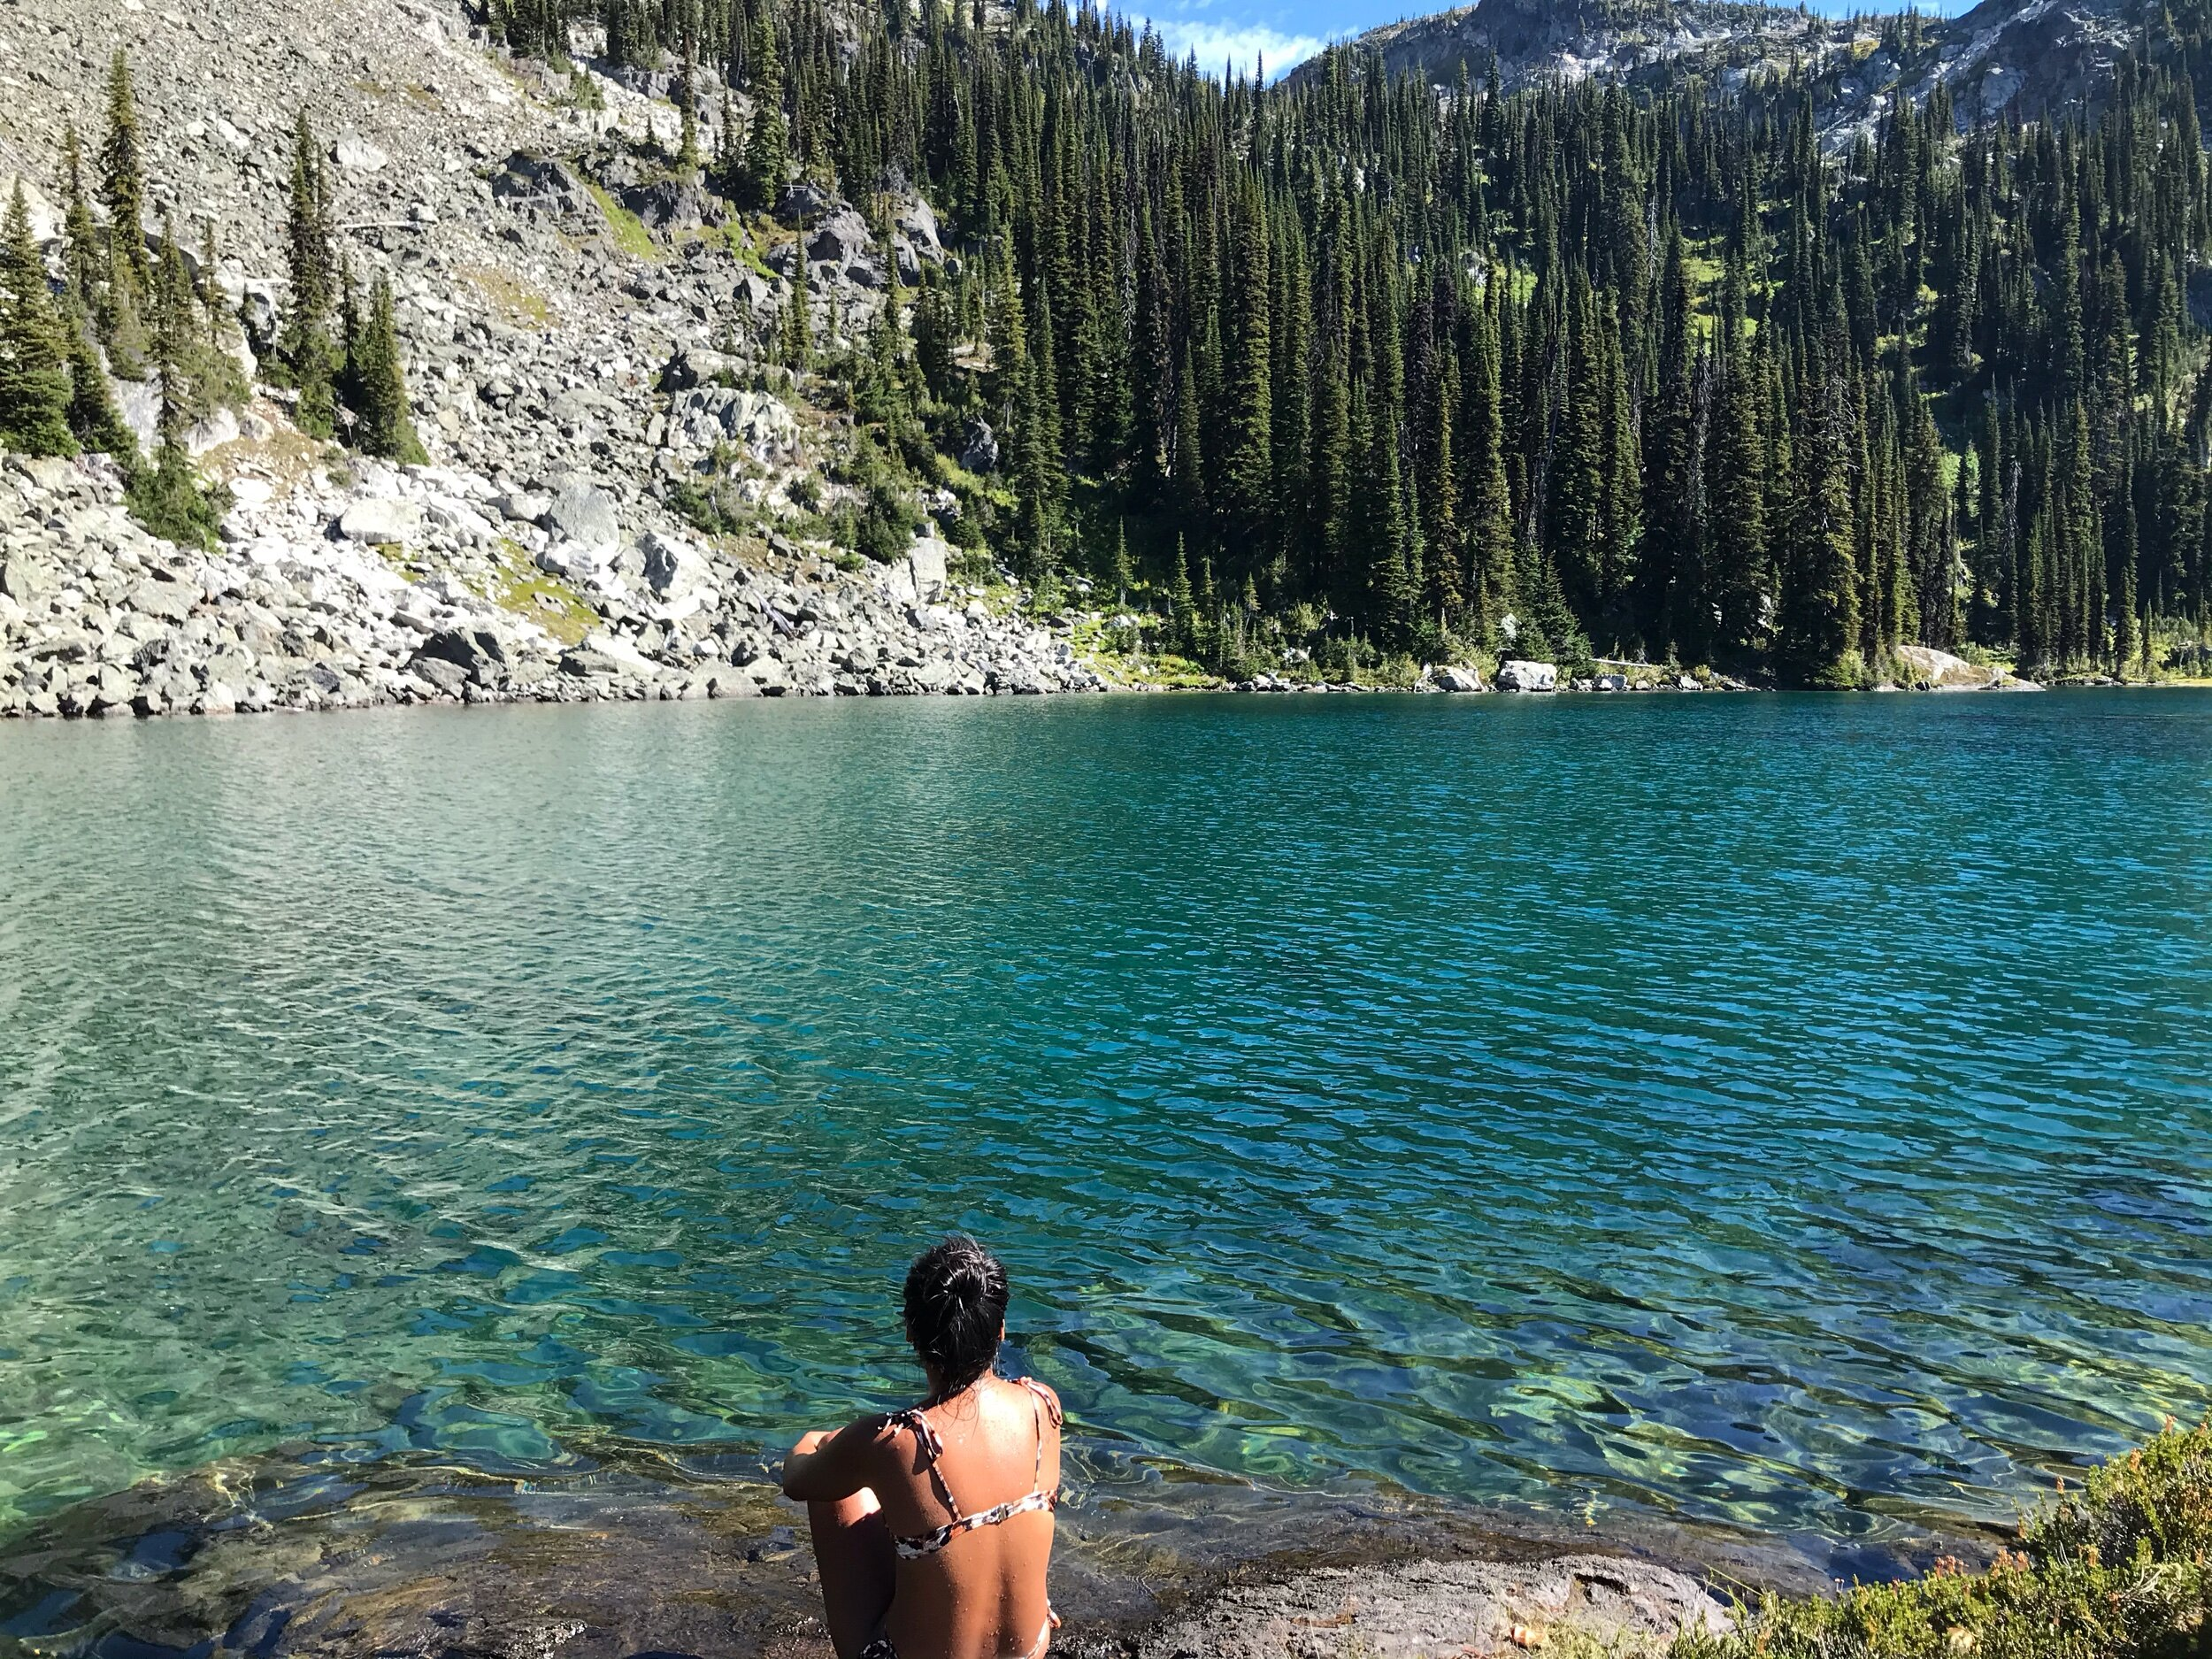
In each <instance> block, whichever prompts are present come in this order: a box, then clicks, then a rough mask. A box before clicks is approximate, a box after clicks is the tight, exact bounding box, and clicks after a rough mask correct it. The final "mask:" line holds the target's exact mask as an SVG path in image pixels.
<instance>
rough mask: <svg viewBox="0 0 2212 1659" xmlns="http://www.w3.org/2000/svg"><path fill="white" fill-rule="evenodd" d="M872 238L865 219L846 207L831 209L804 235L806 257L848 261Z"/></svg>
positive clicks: (839, 261) (845, 262)
mask: <svg viewBox="0 0 2212 1659" xmlns="http://www.w3.org/2000/svg"><path fill="white" fill-rule="evenodd" d="M871 241H872V238H871V237H870V236H869V234H868V221H867V220H866V219H863V218H861V217H860V215H859V214H858V213H857V212H856V211H854V210H853V209H851V208H849V207H840V208H838V209H836V210H834V211H833V212H831V213H830V215H829V216H828V217H827V218H826V219H824V220H823V221H822V223H821V224H820V225H819V226H818V227H817V228H816V229H815V231H814V233H813V234H811V235H810V236H809V237H808V238H807V242H806V257H808V258H809V259H812V260H821V261H826V262H827V263H829V264H831V265H849V264H851V263H852V261H853V260H854V259H856V258H857V257H859V256H860V255H861V254H863V253H864V252H865V251H866V250H867V248H868V244H869V242H871Z"/></svg>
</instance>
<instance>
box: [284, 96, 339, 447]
mask: <svg viewBox="0 0 2212 1659" xmlns="http://www.w3.org/2000/svg"><path fill="white" fill-rule="evenodd" d="M330 219H331V211H330V188H329V183H328V180H327V178H326V174H325V173H324V171H323V164H322V157H321V155H320V152H319V150H317V148H316V144H315V134H314V130H313V128H311V127H310V126H309V125H308V119H307V111H306V110H305V108H302V109H301V111H299V117H298V119H297V121H296V123H295V125H294V127H293V133H292V180H291V193H290V196H289V198H288V206H287V211H286V222H285V257H286V266H287V269H288V273H289V274H290V278H291V284H290V288H289V292H288V296H287V299H286V304H285V312H284V321H283V327H282V332H281V334H280V338H279V340H278V342H277V352H278V358H279V365H280V368H281V371H282V373H283V377H284V378H285V379H286V380H288V381H289V382H290V383H291V385H292V386H293V387H294V388H296V390H297V391H298V393H299V402H298V403H297V404H296V407H295V409H294V411H293V419H294V420H295V421H296V422H297V423H298V426H299V428H300V430H301V431H302V432H304V433H306V434H309V435H310V436H311V437H317V438H328V437H331V436H333V435H334V434H335V433H336V430H337V417H338V403H337V389H336V378H337V373H338V370H339V367H340V363H339V357H338V350H337V348H336V346H335V345H334V343H333V342H332V340H331V337H330V311H331V304H332V302H333V299H334V287H335V283H334V276H335V272H334V269H333V261H332V254H331V229H330Z"/></svg>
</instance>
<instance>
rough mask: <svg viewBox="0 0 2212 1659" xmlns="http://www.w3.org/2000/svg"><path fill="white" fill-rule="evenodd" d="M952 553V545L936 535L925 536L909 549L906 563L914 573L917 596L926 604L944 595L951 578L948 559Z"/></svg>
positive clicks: (935, 601) (934, 601)
mask: <svg viewBox="0 0 2212 1659" xmlns="http://www.w3.org/2000/svg"><path fill="white" fill-rule="evenodd" d="M951 553H952V549H951V547H950V546H949V544H948V543H946V542H943V541H939V540H937V538H936V537H934V536H923V537H922V538H921V539H920V540H918V541H916V542H915V543H914V545H913V546H912V547H910V548H909V549H907V553H906V563H907V567H908V569H910V571H911V572H913V575H914V593H915V596H916V597H917V598H918V599H919V600H920V601H921V602H922V603H924V604H926V605H929V604H935V603H937V601H938V600H940V599H941V598H943V597H944V593H945V586H946V583H947V581H948V580H949V576H948V574H947V572H946V561H947V559H948V558H949V557H950V556H951Z"/></svg>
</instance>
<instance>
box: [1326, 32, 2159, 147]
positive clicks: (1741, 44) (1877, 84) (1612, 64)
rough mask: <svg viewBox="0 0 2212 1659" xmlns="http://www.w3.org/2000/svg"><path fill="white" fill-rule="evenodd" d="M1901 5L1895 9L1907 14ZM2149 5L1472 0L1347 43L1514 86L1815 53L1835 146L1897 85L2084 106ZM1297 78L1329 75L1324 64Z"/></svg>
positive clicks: (1731, 79) (1991, 106) (1731, 78)
mask: <svg viewBox="0 0 2212 1659" xmlns="http://www.w3.org/2000/svg"><path fill="white" fill-rule="evenodd" d="M1898 10H1900V11H1901V8H1899V9H1898ZM2156 16H2157V7H2156V6H2155V5H2154V4H2147V0H1983V4H1980V5H1978V6H1977V7H1975V8H1974V10H1972V11H1971V12H1966V13H1965V14H1963V15H1962V16H1960V17H1956V18H1948V19H1946V18H1937V17H1926V16H1922V17H1918V18H1914V19H1904V20H1901V19H1900V18H1899V17H1897V16H1896V15H1894V14H1893V12H1891V11H1890V10H1889V9H1888V8H1882V9H1879V10H1876V9H1871V8H1870V9H1869V11H1868V12H1866V13H1865V14H1863V15H1860V16H1857V17H1852V18H1827V17H1819V16H1816V15H1814V14H1812V13H1810V12H1806V11H1804V10H1802V9H1801V8H1799V7H1796V6H1789V7H1784V6H1780V5H1767V4H1740V3H1738V0H1479V4H1474V5H1471V6H1462V7H1459V8H1457V9H1455V10H1453V11H1449V12H1439V13H1436V14H1435V15H1433V16H1429V17H1421V18H1415V19H1409V20H1407V21H1404V22H1400V23H1393V24H1388V25H1386V26H1385V27H1381V28H1378V29H1372V30H1370V31H1369V32H1368V33H1367V34H1364V35H1361V36H1359V37H1358V38H1357V39H1356V41H1354V42H1352V43H1351V44H1352V47H1353V49H1354V50H1355V51H1356V52H1357V51H1365V50H1373V51H1375V52H1378V53H1379V54H1380V55H1381V58H1382V60H1383V63H1384V65H1386V67H1387V68H1388V69H1389V70H1390V71H1391V72H1392V73H1416V74H1420V75H1424V76H1425V77H1426V78H1427V79H1429V80H1430V81H1433V82H1436V83H1438V84H1440V85H1446V86H1448V85H1451V84H1452V83H1454V82H1455V81H1456V80H1457V79H1458V76H1459V73H1460V71H1461V69H1462V67H1463V66H1464V68H1465V70H1466V72H1467V73H1468V75H1469V76H1470V77H1471V79H1472V80H1474V81H1477V82H1479V81H1481V80H1482V79H1483V77H1484V76H1485V75H1486V73H1488V69H1489V65H1490V61H1491V57H1492V54H1493V53H1495V54H1496V58H1497V64H1498V73H1499V76H1500V79H1501V80H1502V81H1503V82H1504V84H1505V85H1506V86H1507V87H1509V88H1515V87H1522V86H1527V85H1530V84H1532V83H1533V82H1538V81H1548V80H1553V79H1559V80H1565V81H1578V80H1583V79H1586V78H1588V77H1590V76H1618V77H1622V78H1625V79H1634V78H1636V77H1638V76H1641V75H1652V74H1656V73H1663V71H1664V70H1665V69H1667V68H1668V67H1670V66H1671V67H1675V68H1678V69H1688V70H1695V71H1698V72H1701V73H1707V74H1709V75H1712V76H1714V77H1716V78H1717V79H1718V80H1720V81H1722V82H1723V84H1725V85H1735V84H1740V83H1741V82H1742V81H1743V80H1744V79H1745V78H1746V77H1747V76H1750V75H1752V74H1754V73H1756V72H1758V71H1761V70H1779V69H1785V68H1787V67H1789V66H1790V65H1793V64H1809V63H1811V62H1812V61H1814V60H1815V59H1816V58H1818V59H1820V60H1821V61H1823V62H1824V63H1825V64H1827V65H1830V66H1831V68H1832V73H1833V81H1832V89H1833V93H1834V98H1833V102H1832V105H1831V106H1830V108H1829V110H1828V111H1827V112H1826V123H1827V128H1828V132H1829V134H1830V135H1831V138H1832V140H1834V139H1840V138H1844V137H1847V136H1848V135H1850V134H1854V133H1855V132H1856V131H1858V130H1861V129H1862V128H1863V127H1865V126H1866V125H1867V124H1869V123H1870V121H1871V120H1872V119H1874V117H1875V116H1876V114H1877V113H1878V110H1879V106H1880V104H1882V103H1883V102H1884V101H1885V100H1886V98H1887V97H1888V96H1890V95H1891V94H1892V93H1893V91H1895V90H1896V89H1897V88H1905V89H1907V90H1909V91H1910V92H1911V93H1912V94H1913V96H1916V97H1921V98H1924V97H1925V96H1927V94H1928V93H1929V92H1930V91H1931V90H1932V89H1933V88H1934V87H1935V85H1936V84H1937V82H1938V81H1940V82H1941V83H1942V84H1944V85H1945V86H1947V87H1948V88H1950V90H1951V93H1952V97H1953V103H1954V107H1955V111H1956V112H1957V115H1958V118H1959V119H1961V120H1962V121H1964V120H1970V119H1974V118H1975V117H1976V116H1978V115H1980V114H1992V115H1993V114H1996V113H1998V112H2000V111H2004V110H2006V109H2008V108H2012V107H2017V108H2018V109H2019V110H2020V111H2022V112H2023V113H2024V114H2028V115H2040V114H2043V113H2046V112H2048V111H2054V110H2063V109H2066V108H2069V107H2071V106H2074V105H2077V104H2080V103H2081V102H2082V101H2083V100H2084V99H2085V98H2087V97H2089V96H2092V95H2093V91H2094V89H2095V88H2098V87H2099V86H2101V84H2102V83H2103V81H2104V79H2105V77H2106V75H2107V73H2108V71H2109V69H2110V68H2111V65H2112V64H2113V62H2114V61H2115V59H2116V58H2117V57H2118V56H2119V54H2120V53H2121V52H2122V51H2124V50H2125V49H2126V46H2127V44H2128V42H2129V41H2130V40H2131V39H2133V38H2135V37H2136V36H2137V35H2139V32H2140V31H2141V30H2142V29H2143V28H2144V27H2151V26H2154V23H2155V19H2156ZM1298 73H1301V74H1304V75H1309V76H1310V75H1314V74H1318V73H1323V67H1322V65H1321V63H1320V61H1319V60H1316V61H1314V62H1310V63H1309V64H1307V65H1302V68H1301V69H1300V71H1299V72H1298Z"/></svg>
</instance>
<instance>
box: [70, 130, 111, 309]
mask: <svg viewBox="0 0 2212 1659" xmlns="http://www.w3.org/2000/svg"><path fill="white" fill-rule="evenodd" d="M62 200H63V202H64V203H65V210H64V218H63V221H62V235H63V259H64V268H65V270H66V272H67V273H68V280H67V282H66V283H65V286H64V293H65V296H66V297H67V299H68V302H69V308H70V310H71V311H72V312H73V313H74V314H75V316H76V318H77V319H78V320H79V321H80V322H81V321H82V320H83V319H86V318H88V317H90V316H92V315H93V313H94V311H95V310H96V307H97V306H98V304H99V299H100V270H101V265H102V264H103V263H104V262H103V260H102V259H101V257H100V230H99V227H98V226H97V225H96V224H95V223H94V222H93V218H92V204H91V202H90V201H89V200H88V199H87V197H86V196H85V185H84V151H83V148H82V146H81V145H80V144H79V143H78V142H77V124H76V123H75V122H74V121H68V122H65V123H64V124H63V127H62Z"/></svg>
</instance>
